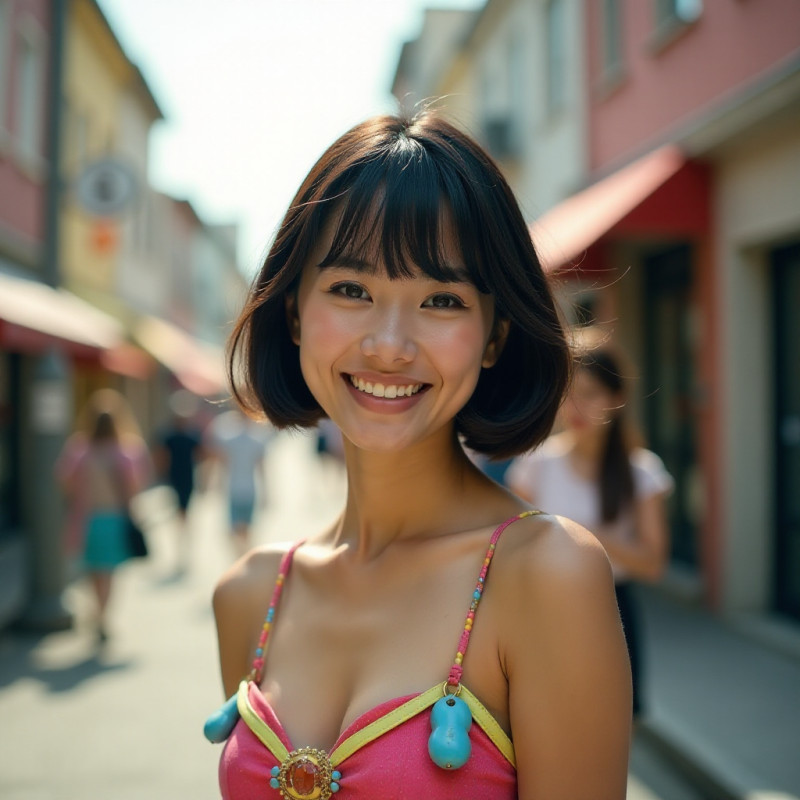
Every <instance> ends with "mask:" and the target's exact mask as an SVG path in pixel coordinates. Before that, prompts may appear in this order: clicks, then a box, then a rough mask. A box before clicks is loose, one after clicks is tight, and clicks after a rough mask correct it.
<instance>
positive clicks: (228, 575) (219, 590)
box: [213, 543, 290, 617]
mask: <svg viewBox="0 0 800 800" xmlns="http://www.w3.org/2000/svg"><path fill="white" fill-rule="evenodd" d="M289 547H290V545H289V544H288V543H283V544H270V545H264V546H262V547H257V548H254V549H253V550H251V551H250V552H248V553H246V554H245V555H244V556H242V557H241V558H240V559H239V560H238V561H236V562H235V563H234V564H233V565H231V566H230V567H229V568H228V569H227V570H226V571H225V572H224V573H223V574H222V576H221V577H220V579H219V580H218V581H217V585H216V586H215V588H214V597H213V604H214V612H215V614H217V616H218V617H219V615H220V613H226V612H228V611H232V612H234V613H236V612H240V611H242V610H243V609H244V608H247V607H248V606H250V605H251V604H255V605H256V606H259V605H261V604H260V602H259V601H261V600H263V599H264V598H265V597H266V598H267V602H269V599H268V598H269V595H270V594H271V592H272V586H273V584H274V582H275V579H276V578H277V576H278V570H279V568H280V563H281V559H282V558H283V556H284V555H285V554H286V552H287V550H288V549H289ZM262 610H265V607H264V608H263V609H262Z"/></svg>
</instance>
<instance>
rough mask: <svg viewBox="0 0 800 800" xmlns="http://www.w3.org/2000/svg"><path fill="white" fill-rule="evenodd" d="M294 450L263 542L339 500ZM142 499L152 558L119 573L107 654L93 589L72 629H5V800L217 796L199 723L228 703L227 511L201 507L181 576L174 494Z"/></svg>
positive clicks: (303, 525) (0, 750)
mask: <svg viewBox="0 0 800 800" xmlns="http://www.w3.org/2000/svg"><path fill="white" fill-rule="evenodd" d="M285 444H286V442H285V440H284V441H281V442H279V443H278V446H279V447H280V448H281V449H283V450H285V451H286V452H285V453H282V454H281V455H280V456H279V457H278V458H277V459H276V460H277V462H278V463H279V467H278V468H277V469H276V470H275V471H274V474H273V475H272V476H271V481H270V492H271V495H272V506H271V507H270V508H269V509H268V512H267V513H265V514H264V513H262V514H261V516H260V517H258V518H257V523H258V526H259V529H258V531H257V532H256V538H257V539H258V540H260V541H263V540H265V539H266V535H265V534H266V531H270V538H272V539H273V540H277V539H286V540H293V539H296V538H298V537H299V536H301V535H303V534H304V533H309V532H311V531H312V530H314V529H317V528H319V527H320V526H322V525H324V524H326V522H327V521H328V519H329V518H332V516H333V515H335V513H336V510H337V508H338V505H339V497H340V496H341V495H340V493H337V492H335V491H334V488H335V487H334V486H333V484H332V483H331V485H329V486H327V487H326V486H324V485H323V486H320V482H319V481H317V482H316V484H315V485H314V486H313V487H311V488H309V487H308V486H306V485H304V484H305V481H304V480H303V479H304V478H306V477H307V475H308V469H307V468H306V467H305V465H304V464H298V463H297V461H296V459H297V454H296V453H295V451H297V449H298V448H297V447H296V446H295V447H294V448H292V447H291V446H290V447H289V448H288V449H287V448H285ZM291 444H295V445H296V443H291V442H290V445H291ZM311 449H313V443H311V442H309V452H311ZM284 456H286V457H284ZM299 456H300V458H302V448H301V449H300V453H299ZM142 500H143V503H142V505H143V508H142V510H143V512H144V514H145V517H146V518H147V519H148V520H150V521H151V524H150V525H148V526H147V528H148V541H149V543H150V546H151V556H150V558H148V559H147V561H145V562H140V563H133V564H129V565H125V566H124V567H122V568H121V569H120V570H119V573H118V575H117V576H116V581H115V586H114V595H113V597H112V607H111V618H110V621H109V630H110V634H111V639H110V641H109V643H108V644H107V645H106V646H104V647H103V648H102V649H99V648H98V646H97V644H96V643H95V640H94V635H93V631H92V629H91V627H90V625H89V624H88V620H89V619H90V616H91V608H92V603H91V596H90V594H89V592H88V587H87V586H86V584H85V582H83V581H80V582H77V583H76V584H74V585H72V586H70V587H69V589H68V590H67V592H66V601H67V603H68V605H69V606H70V608H71V609H72V610H73V611H74V612H75V614H76V619H77V621H78V626H77V627H76V629H75V630H70V631H64V632H59V633H53V634H49V635H46V636H37V635H32V634H31V635H28V634H24V633H20V632H18V631H2V632H0V798H3V800H143V798H147V800H175V798H192V800H218V799H219V791H218V788H217V776H216V771H217V764H218V761H219V755H220V748H219V746H215V745H211V744H209V743H208V742H207V741H205V739H204V738H203V733H202V728H203V722H204V721H205V719H206V717H207V716H208V715H209V714H210V713H211V712H213V711H214V710H216V708H217V707H218V706H219V705H220V704H221V702H222V700H223V699H224V698H223V696H222V686H221V683H220V680H219V667H218V664H217V651H216V647H217V646H216V634H215V631H214V622H213V615H212V612H211V593H212V589H213V586H214V584H215V582H216V580H217V578H218V577H219V575H220V574H221V573H222V572H223V571H224V569H225V568H226V566H227V565H228V564H230V563H231V562H232V560H233V550H232V547H231V542H230V541H229V540H228V537H227V535H226V530H227V509H226V507H225V503H224V501H223V498H222V497H221V496H220V495H219V494H218V493H215V492H209V493H208V494H205V495H200V496H199V497H198V498H197V499H196V500H193V501H192V505H191V506H190V522H191V525H192V536H193V543H192V555H191V563H190V569H189V571H188V573H187V574H186V575H183V576H181V575H177V574H175V572H174V564H175V563H176V547H175V532H176V531H175V527H174V521H173V519H172V517H171V515H170V508H169V505H168V502H165V501H168V500H169V498H168V495H166V496H165V493H164V490H161V489H154V490H151V491H150V492H147V493H146V494H145V495H144V496H143V498H142Z"/></svg>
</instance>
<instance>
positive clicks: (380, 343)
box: [361, 308, 417, 364]
mask: <svg viewBox="0 0 800 800" xmlns="http://www.w3.org/2000/svg"><path fill="white" fill-rule="evenodd" d="M361 352H362V353H364V355H365V356H369V357H371V358H375V359H378V360H380V361H383V362H384V363H386V364H394V363H396V362H409V361H413V359H414V358H415V357H416V355H417V347H416V344H415V343H414V336H413V331H412V328H411V324H410V323H409V321H408V320H406V319H405V318H404V315H403V314H402V312H401V310H400V309H396V308H395V309H386V308H384V309H381V310H380V311H378V310H376V313H375V314H374V315H373V317H372V318H371V320H370V326H369V329H368V330H367V332H366V333H365V334H364V338H363V339H362V340H361Z"/></svg>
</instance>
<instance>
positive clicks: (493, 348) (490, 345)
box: [481, 319, 511, 368]
mask: <svg viewBox="0 0 800 800" xmlns="http://www.w3.org/2000/svg"><path fill="white" fill-rule="evenodd" d="M510 328H511V323H510V322H509V321H508V320H507V319H498V320H496V321H495V323H494V330H493V331H492V335H491V336H490V337H489V341H488V342H487V343H486V349H485V350H484V351H483V361H481V366H482V367H486V368H489V367H493V366H494V365H495V364H496V363H497V359H498V358H500V354H501V353H502V352H503V348H504V347H505V346H506V339H508V331H509V329H510Z"/></svg>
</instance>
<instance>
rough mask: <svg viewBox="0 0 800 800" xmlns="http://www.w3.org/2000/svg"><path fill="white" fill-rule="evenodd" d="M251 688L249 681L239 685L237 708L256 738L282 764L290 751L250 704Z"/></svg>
mask: <svg viewBox="0 0 800 800" xmlns="http://www.w3.org/2000/svg"><path fill="white" fill-rule="evenodd" d="M249 686H250V684H249V683H248V682H247V681H242V682H241V683H240V684H239V693H238V694H237V696H236V707H237V708H238V709H239V715H240V716H241V718H242V719H243V720H244V722H245V724H246V725H247V727H248V728H250V730H251V731H252V732H253V733H254V734H255V736H256V738H258V740H259V741H260V742H261V743H262V744H263V745H264V746H265V747H266V748H267V750H269V751H270V753H272V755H274V756H275V758H276V759H278V763H279V764H282V763H283V761H284V759H285V758H286V757H287V756H288V755H289V751H288V750H287V749H286V746H285V745H284V743H283V742H282V741H281V740H280V739H279V738H278V734H277V733H275V731H273V730H272V728H270V727H269V725H267V723H266V722H264V720H263V719H261V717H259V716H258V714H257V713H256V710H255V709H254V708H253V706H252V705H251V704H250V696H249Z"/></svg>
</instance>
